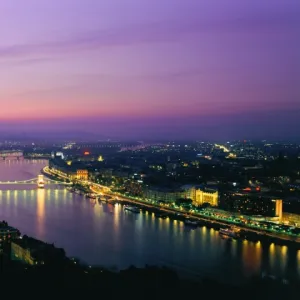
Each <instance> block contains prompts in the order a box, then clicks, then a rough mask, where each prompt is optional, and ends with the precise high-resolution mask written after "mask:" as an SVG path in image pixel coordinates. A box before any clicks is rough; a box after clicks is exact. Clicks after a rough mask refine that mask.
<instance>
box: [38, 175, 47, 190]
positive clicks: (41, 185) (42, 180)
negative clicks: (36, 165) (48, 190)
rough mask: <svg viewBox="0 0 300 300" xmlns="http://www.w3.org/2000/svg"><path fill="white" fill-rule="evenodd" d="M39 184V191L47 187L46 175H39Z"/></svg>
mask: <svg viewBox="0 0 300 300" xmlns="http://www.w3.org/2000/svg"><path fill="white" fill-rule="evenodd" d="M37 184H38V188H39V189H42V188H44V187H45V182H44V175H38V180H37Z"/></svg>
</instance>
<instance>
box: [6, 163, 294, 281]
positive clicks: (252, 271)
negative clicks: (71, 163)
mask: <svg viewBox="0 0 300 300" xmlns="http://www.w3.org/2000/svg"><path fill="white" fill-rule="evenodd" d="M46 164H47V161H41V160H39V161H38V160H23V161H17V160H16V161H1V162H0V181H11V180H26V179H31V178H34V177H36V176H37V174H38V173H39V171H40V170H41V169H42V167H43V166H45V165H46ZM0 189H1V191H0V218H1V219H5V220H7V221H8V223H9V224H10V225H11V226H14V227H17V228H18V229H20V231H21V232H22V234H27V235H30V236H33V237H36V238H38V239H41V240H43V241H46V242H49V243H54V244H55V245H56V246H58V247H63V248H64V249H65V250H66V252H67V255H68V256H75V257H78V258H80V259H81V260H82V261H84V262H86V263H88V264H91V265H102V266H107V267H109V268H114V269H122V268H126V267H128V266H130V265H135V266H144V265H145V264H155V265H165V266H169V267H171V268H173V269H176V270H177V271H178V272H180V273H181V274H184V275H186V276H191V277H199V278H201V277H212V278H215V279H218V280H221V281H226V282H231V283H238V282H241V281H243V280H245V279H247V278H249V277H252V276H254V275H259V274H261V272H266V273H268V274H270V275H274V276H278V277H284V278H287V279H289V278H300V251H298V250H295V249H289V248H288V247H286V246H278V245H274V244H271V245H270V244H262V243H260V242H258V243H252V242H249V241H239V240H232V241H228V240H224V239H222V238H220V236H219V233H218V231H216V230H214V229H208V228H206V227H201V228H197V229H194V230H191V229H189V228H187V227H186V226H184V224H183V223H182V222H179V221H170V220H169V219H165V220H163V219H157V218H155V217H154V215H152V214H150V213H145V214H142V213H141V214H138V215H136V214H132V213H130V212H124V211H123V209H122V206H121V205H118V204H116V205H115V206H113V205H111V204H104V203H98V202H97V203H93V202H91V201H90V200H89V199H87V198H85V197H84V196H80V195H77V194H73V193H70V192H69V191H67V190H66V189H65V188H64V187H59V186H53V185H52V186H50V185H49V186H46V187H45V189H37V188H36V186H35V185H30V184H23V185H21V184H19V185H0Z"/></svg>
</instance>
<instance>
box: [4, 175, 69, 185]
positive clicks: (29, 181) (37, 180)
mask: <svg viewBox="0 0 300 300" xmlns="http://www.w3.org/2000/svg"><path fill="white" fill-rule="evenodd" d="M6 184H36V185H38V187H43V186H44V184H64V185H71V184H72V183H70V182H65V181H59V180H53V179H50V178H46V179H45V178H44V175H38V177H35V178H31V179H27V180H11V181H0V185H6Z"/></svg>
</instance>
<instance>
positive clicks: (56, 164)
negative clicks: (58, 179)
mask: <svg viewBox="0 0 300 300" xmlns="http://www.w3.org/2000/svg"><path fill="white" fill-rule="evenodd" d="M49 168H50V169H51V170H52V171H53V172H54V173H56V174H57V175H60V176H62V177H66V178H68V179H70V180H88V177H89V173H88V170H86V169H82V168H81V167H80V166H78V167H77V166H76V165H69V164H68V163H67V162H65V161H64V160H62V159H60V158H59V159H51V160H49Z"/></svg>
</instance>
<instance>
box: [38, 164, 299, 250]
mask: <svg viewBox="0 0 300 300" xmlns="http://www.w3.org/2000/svg"><path fill="white" fill-rule="evenodd" d="M41 172H42V174H43V175H44V176H46V177H48V178H51V177H52V178H54V179H57V178H60V179H61V177H60V176H59V175H56V174H49V173H48V172H45V170H44V168H43V169H42V170H41ZM64 180H65V179H64ZM92 184H94V185H98V184H96V183H92ZM106 188H107V187H106ZM99 194H100V193H99ZM104 195H106V196H109V197H111V198H114V199H110V200H106V201H104V202H108V203H122V204H124V205H126V204H127V205H132V204H134V205H135V206H137V207H139V208H140V209H143V208H146V210H147V211H150V212H153V213H166V214H168V217H169V218H170V219H173V220H179V221H184V220H186V219H190V220H196V221H198V222H199V226H198V227H201V226H206V227H208V228H215V229H216V230H219V229H220V228H224V227H225V228H228V227H232V226H235V227H238V228H240V229H241V232H242V234H241V237H239V238H237V240H249V241H253V242H259V241H265V242H268V243H270V244H272V243H276V244H277V245H282V246H283V245H286V246H289V247H294V248H298V249H300V237H293V236H288V235H284V234H280V233H272V232H269V231H266V230H259V228H255V229H253V228H251V227H248V226H245V225H243V224H234V223H231V222H227V221H225V220H222V221H221V220H218V219H215V218H212V217H206V216H202V215H199V214H195V213H190V212H187V211H181V210H176V209H172V208H168V207H163V206H160V205H157V204H152V203H147V202H144V201H141V200H137V199H132V198H128V197H126V196H123V195H120V194H117V193H112V192H110V193H105V194H104ZM99 197H100V196H99ZM101 201H103V200H101ZM157 217H158V218H159V217H162V216H160V215H157Z"/></svg>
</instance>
